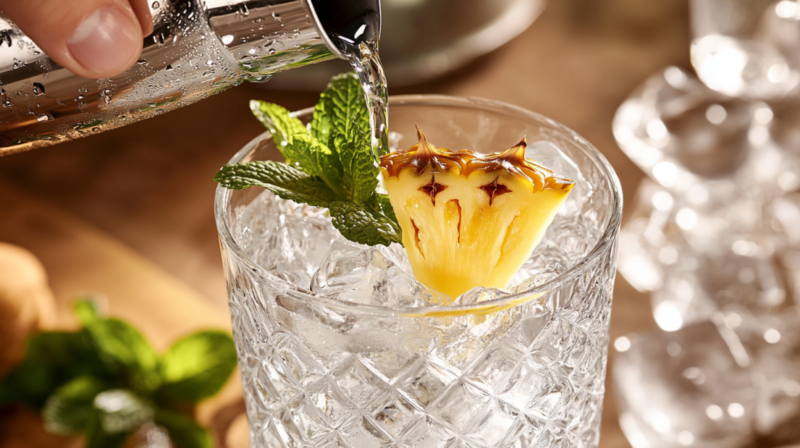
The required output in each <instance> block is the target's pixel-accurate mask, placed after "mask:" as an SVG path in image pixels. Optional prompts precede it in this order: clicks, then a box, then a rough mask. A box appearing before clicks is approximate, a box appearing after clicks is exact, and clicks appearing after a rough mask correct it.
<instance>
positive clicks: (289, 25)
mask: <svg viewBox="0 0 800 448" xmlns="http://www.w3.org/2000/svg"><path fill="white" fill-rule="evenodd" d="M149 7H150V12H151V15H152V18H153V25H154V31H153V33H152V34H151V35H150V36H147V37H146V38H145V40H144V49H143V51H142V56H141V58H140V59H139V61H138V63H137V64H135V65H134V67H132V68H130V69H129V70H128V71H126V72H125V73H123V74H121V75H118V76H115V77H113V78H105V79H87V78H82V77H80V76H78V75H75V74H74V73H72V72H70V71H68V70H66V69H65V68H63V67H61V66H59V65H58V64H56V63H55V62H53V61H52V60H51V59H50V58H49V57H48V56H47V55H46V54H44V52H43V51H42V50H41V49H39V47H38V46H37V45H36V44H35V43H34V42H33V41H32V40H31V39H30V38H29V37H27V36H26V35H25V34H24V33H23V32H22V31H20V29H19V28H17V27H16V26H15V25H14V24H13V23H12V22H11V21H9V20H7V19H6V18H5V17H3V16H2V15H0V106H2V107H0V155H4V154H9V153H13V152H18V151H24V150H27V149H32V148H37V147H41V146H48V145H52V144H55V143H59V142H62V141H67V140H72V139H75V138H79V137H83V136H86V135H91V134H95V133H98V132H102V131H105V130H109V129H113V128H116V127H120V126H124V125H126V124H130V123H133V122H136V121H140V120H143V119H145V118H149V117H152V116H155V115H159V114H162V113H164V112H167V111H170V110H173V109H176V108H178V107H181V106H185V105H187V104H191V103H194V102H196V101H198V100H201V99H203V98H206V97H208V96H209V95H212V94H214V93H217V92H220V91H223V90H226V89H228V88H230V87H232V86H235V85H238V84H240V83H242V82H244V81H251V82H263V81H266V80H268V79H270V77H272V75H273V74H274V73H276V72H279V71H283V70H288V69H292V68H295V67H301V66H304V65H308V64H312V63H315V62H320V61H325V60H328V59H332V58H335V57H341V58H343V57H344V55H343V54H342V51H341V48H342V44H343V43H344V42H362V41H376V40H377V39H378V36H379V35H380V4H379V0H151V1H150V5H149Z"/></svg>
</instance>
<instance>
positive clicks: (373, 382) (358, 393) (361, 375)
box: [331, 355, 389, 407]
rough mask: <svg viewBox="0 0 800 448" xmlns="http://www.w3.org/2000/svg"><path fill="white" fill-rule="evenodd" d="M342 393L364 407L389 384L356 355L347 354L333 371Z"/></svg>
mask: <svg viewBox="0 0 800 448" xmlns="http://www.w3.org/2000/svg"><path fill="white" fill-rule="evenodd" d="M331 373H332V374H333V376H334V377H335V379H336V384H337V385H338V386H339V388H340V390H341V391H342V393H343V394H344V395H345V396H346V397H347V398H349V399H350V401H351V402H353V403H354V404H355V405H356V406H358V407H364V406H366V405H367V404H368V403H370V402H371V401H372V400H374V399H375V397H376V396H378V395H379V394H380V393H381V392H382V391H384V390H386V389H387V388H388V387H389V386H388V384H386V382H385V381H384V380H383V379H382V378H380V377H379V376H378V375H376V374H375V373H373V372H372V371H371V370H370V369H368V368H367V367H366V366H365V365H364V364H362V363H361V361H359V360H358V359H357V358H356V357H355V356H351V355H346V356H345V358H344V359H343V360H342V361H341V363H340V364H339V365H337V366H336V367H334V369H333V371H332V372H331Z"/></svg>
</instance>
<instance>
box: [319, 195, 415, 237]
mask: <svg viewBox="0 0 800 448" xmlns="http://www.w3.org/2000/svg"><path fill="white" fill-rule="evenodd" d="M328 210H330V213H331V218H333V226H334V227H336V229H337V230H338V231H339V232H340V233H341V234H342V235H343V236H344V237H345V238H347V239H348V240H350V241H355V242H356V243H359V244H367V245H370V246H374V245H377V244H382V245H384V246H388V245H389V244H391V243H400V242H402V238H401V233H400V227H399V226H398V225H397V223H396V222H393V221H392V220H391V219H389V218H388V217H386V216H385V215H383V214H382V213H380V212H378V211H375V210H370V209H369V208H367V207H364V206H360V205H358V204H355V203H352V202H332V203H331V204H330V205H329V206H328Z"/></svg>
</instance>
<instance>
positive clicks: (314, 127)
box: [311, 101, 333, 148]
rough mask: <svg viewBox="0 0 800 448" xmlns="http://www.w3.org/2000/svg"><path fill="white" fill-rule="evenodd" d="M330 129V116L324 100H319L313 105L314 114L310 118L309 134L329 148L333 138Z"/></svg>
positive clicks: (331, 129)
mask: <svg viewBox="0 0 800 448" xmlns="http://www.w3.org/2000/svg"><path fill="white" fill-rule="evenodd" d="M332 131H333V128H332V126H331V117H330V115H328V112H327V111H326V110H325V101H319V102H318V103H317V104H316V106H314V115H313V117H312V119H311V136H312V137H314V138H315V139H317V140H318V141H320V142H321V143H323V144H324V145H326V146H328V147H329V148H330V147H331V144H332V138H333V132H332Z"/></svg>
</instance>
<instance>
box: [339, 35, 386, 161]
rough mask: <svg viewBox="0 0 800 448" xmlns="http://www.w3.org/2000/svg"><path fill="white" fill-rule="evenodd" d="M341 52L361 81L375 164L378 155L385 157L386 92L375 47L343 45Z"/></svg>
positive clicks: (384, 77)
mask: <svg viewBox="0 0 800 448" xmlns="http://www.w3.org/2000/svg"><path fill="white" fill-rule="evenodd" d="M343 50H344V51H342V53H343V54H344V55H345V56H347V57H348V59H349V60H350V65H352V66H353V69H355V71H356V73H357V74H358V77H359V79H360V80H361V88H362V89H363V90H364V97H365V98H366V100H367V108H368V109H369V128H370V134H371V135H370V137H371V139H372V155H373V157H374V158H375V162H376V163H378V160H379V159H380V157H381V156H382V155H384V154H388V153H389V132H388V131H389V90H388V87H387V86H386V76H385V75H384V73H383V66H382V65H381V59H380V56H379V55H378V43H377V42H362V43H360V44H358V45H347V46H345V47H344V48H343Z"/></svg>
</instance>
